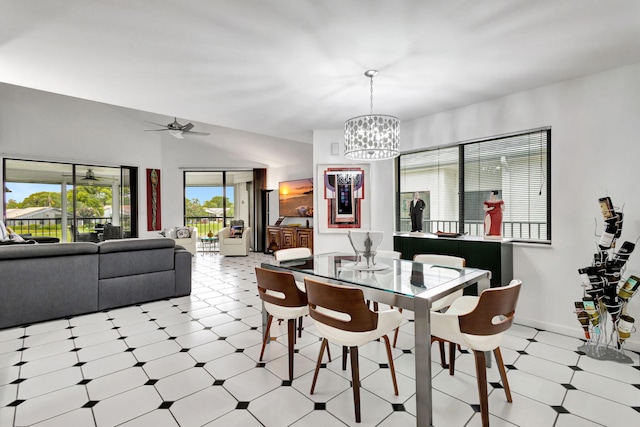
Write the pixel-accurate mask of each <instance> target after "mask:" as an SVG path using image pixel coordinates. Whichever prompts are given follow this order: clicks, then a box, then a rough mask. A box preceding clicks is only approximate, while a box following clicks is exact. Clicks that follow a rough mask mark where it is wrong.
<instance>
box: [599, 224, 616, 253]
mask: <svg viewBox="0 0 640 427" xmlns="http://www.w3.org/2000/svg"><path fill="white" fill-rule="evenodd" d="M605 222H606V227H605V229H604V233H602V235H601V236H600V241H599V242H598V246H599V247H600V249H602V250H606V249H609V248H611V246H612V245H613V241H614V239H615V236H616V233H617V232H618V228H617V227H616V221H615V219H614V218H612V219H609V220H608V221H605Z"/></svg>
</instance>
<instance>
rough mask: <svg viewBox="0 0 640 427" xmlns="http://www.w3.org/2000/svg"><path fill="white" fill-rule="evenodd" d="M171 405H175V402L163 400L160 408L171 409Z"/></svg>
mask: <svg viewBox="0 0 640 427" xmlns="http://www.w3.org/2000/svg"><path fill="white" fill-rule="evenodd" d="M171 405H173V402H162V403H161V404H160V406H158V409H169V408H171Z"/></svg>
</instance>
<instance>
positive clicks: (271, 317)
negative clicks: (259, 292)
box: [260, 315, 273, 360]
mask: <svg viewBox="0 0 640 427" xmlns="http://www.w3.org/2000/svg"><path fill="white" fill-rule="evenodd" d="M272 321H273V316H272V315H268V316H267V327H266V328H265V329H264V338H263V339H262V350H261V351H260V360H262V356H263V355H264V348H265V347H266V346H267V338H269V330H270V329H271V322H272Z"/></svg>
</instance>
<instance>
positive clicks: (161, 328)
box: [158, 326, 167, 331]
mask: <svg viewBox="0 0 640 427" xmlns="http://www.w3.org/2000/svg"><path fill="white" fill-rule="evenodd" d="M163 329H167V328H166V327H164V326H160V327H159V328H158V330H159V331H161V330H163Z"/></svg>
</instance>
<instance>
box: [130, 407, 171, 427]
mask: <svg viewBox="0 0 640 427" xmlns="http://www.w3.org/2000/svg"><path fill="white" fill-rule="evenodd" d="M120 426H121V427H148V426H153V427H178V426H179V425H178V423H177V422H176V420H175V418H173V415H171V412H169V411H168V410H166V409H156V410H155V411H151V412H148V413H146V414H144V415H141V416H139V417H137V418H134V419H132V420H131V421H127V422H126V423H123V424H120Z"/></svg>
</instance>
